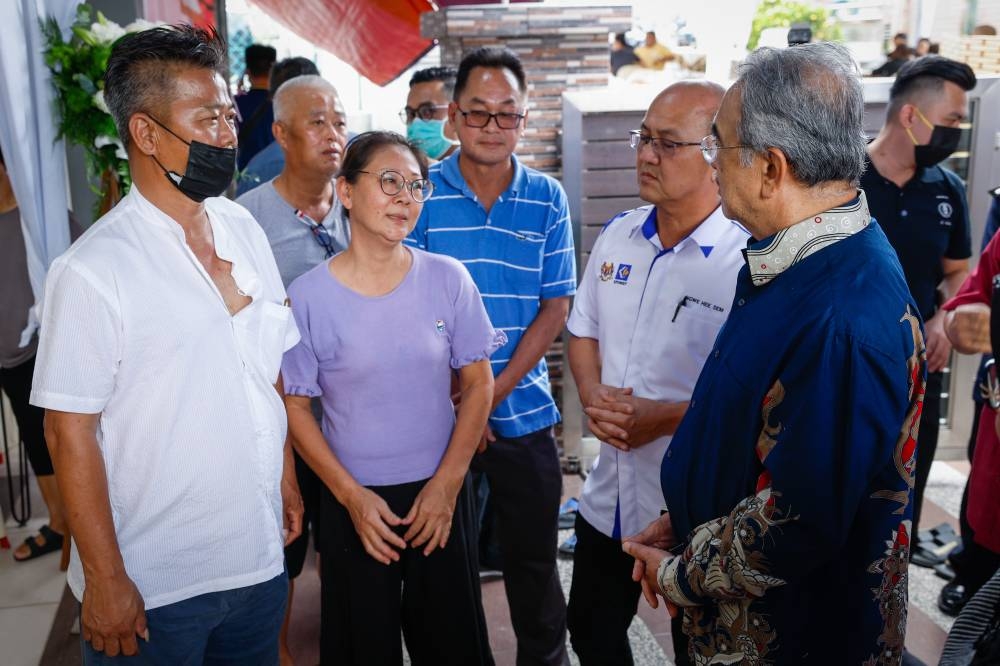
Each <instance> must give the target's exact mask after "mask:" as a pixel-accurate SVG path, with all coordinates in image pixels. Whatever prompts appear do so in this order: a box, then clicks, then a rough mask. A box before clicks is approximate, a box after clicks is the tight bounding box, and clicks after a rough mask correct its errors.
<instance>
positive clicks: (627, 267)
mask: <svg viewBox="0 0 1000 666" xmlns="http://www.w3.org/2000/svg"><path fill="white" fill-rule="evenodd" d="M631 274H632V264H618V272H617V273H615V284H626V283H627V282H628V276H629V275H631Z"/></svg>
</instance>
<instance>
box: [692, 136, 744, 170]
mask: <svg viewBox="0 0 1000 666" xmlns="http://www.w3.org/2000/svg"><path fill="white" fill-rule="evenodd" d="M749 147H750V146H743V145H739V146H723V145H722V144H720V143H719V137H717V136H715V135H714V134H709V135H708V136H706V137H705V138H704V139H702V140H701V156H702V157H704V158H705V161H706V162H708V163H709V164H715V160H717V159H719V151H720V150H732V149H733V148H749Z"/></svg>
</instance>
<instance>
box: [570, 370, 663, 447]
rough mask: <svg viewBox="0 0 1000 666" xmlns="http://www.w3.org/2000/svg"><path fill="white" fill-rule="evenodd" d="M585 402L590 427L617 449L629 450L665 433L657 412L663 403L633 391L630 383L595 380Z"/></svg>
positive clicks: (584, 408)
mask: <svg viewBox="0 0 1000 666" xmlns="http://www.w3.org/2000/svg"><path fill="white" fill-rule="evenodd" d="M584 403H585V404H584V406H583V411H584V413H585V414H586V415H587V426H588V427H589V428H590V431H591V432H592V433H594V435H595V436H596V437H597V438H598V439H600V440H601V441H602V442H605V443H607V444H610V445H611V446H613V447H615V448H616V449H620V450H622V451H630V450H631V449H634V448H637V447H639V446H642V445H643V444H648V443H649V442H651V441H653V440H654V439H656V438H657V437H660V436H661V435H662V434H663V433H662V432H660V429H661V427H662V425H663V424H661V423H660V422H659V420H658V418H657V415H656V410H657V409H659V408H661V407H662V403H659V402H657V401H655V400H649V399H646V398H639V397H637V396H634V395H632V388H631V387H626V388H618V387H615V386H608V385H607V384H595V385H594V386H593V388H591V389H590V391H589V392H588V393H587V396H586V398H585V401H584Z"/></svg>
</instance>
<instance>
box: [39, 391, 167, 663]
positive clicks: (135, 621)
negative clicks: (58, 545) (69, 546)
mask: <svg viewBox="0 0 1000 666" xmlns="http://www.w3.org/2000/svg"><path fill="white" fill-rule="evenodd" d="M100 418H101V415H100V414H75V413H72V412H60V411H55V410H47V411H46V414H45V438H46V441H47V442H48V446H49V452H50V453H51V454H52V463H53V466H54V467H55V470H56V481H57V483H58V484H59V492H60V494H61V495H62V497H63V503H64V505H65V507H66V521H67V523H68V524H69V528H70V532H71V533H72V535H73V541H74V542H75V543H76V548H77V552H78V553H79V555H80V562H81V563H82V565H83V574H84V579H85V581H86V589H85V591H84V595H83V608H82V610H81V613H80V620H81V633H82V634H83V638H84V640H87V641H89V642H90V643H91V646H92V647H93V648H94V650H96V651H98V652H105V653H107V654H108V656H115V655H117V654H119V653H122V654H125V655H133V654H135V653H136V651H137V649H138V647H137V645H136V639H135V637H136V635H139V636H144V637H146V638H147V640H148V633H147V630H146V613H145V605H144V603H143V600H142V597H141V596H140V594H139V591H138V589H136V587H135V584H134V583H133V582H132V580H131V579H130V578H129V577H128V573H127V572H126V571H125V562H124V560H123V559H122V554H121V550H120V549H119V547H118V539H117V537H116V535H115V525H114V520H113V519H112V515H111V500H110V499H109V497H108V478H107V473H106V472H105V469H104V459H103V458H102V457H101V451H100V447H99V446H98V444H97V427H98V424H99V423H100Z"/></svg>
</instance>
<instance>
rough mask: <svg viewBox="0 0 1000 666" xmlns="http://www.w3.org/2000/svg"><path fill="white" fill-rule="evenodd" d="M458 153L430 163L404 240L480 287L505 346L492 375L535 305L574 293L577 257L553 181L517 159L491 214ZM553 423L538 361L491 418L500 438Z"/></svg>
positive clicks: (543, 368)
mask: <svg viewBox="0 0 1000 666" xmlns="http://www.w3.org/2000/svg"><path fill="white" fill-rule="evenodd" d="M458 155H459V153H458V152H456V153H455V154H453V155H452V156H451V157H449V158H448V159H446V160H444V161H443V162H440V163H438V164H436V165H434V166H433V167H432V168H431V171H430V178H431V180H432V181H434V195H433V196H432V197H431V199H430V200H429V201H428V202H427V203H425V204H424V210H423V213H422V214H421V216H420V219H419V220H418V221H417V226H416V228H415V229H414V230H413V233H412V234H410V237H409V238H407V239H406V242H407V243H408V244H410V245H413V246H415V247H419V248H421V249H424V250H428V251H430V252H437V253H439V254H446V255H449V256H452V257H455V258H456V259H458V260H459V261H461V262H462V263H463V264H464V265H465V267H466V268H468V269H469V273H471V274H472V279H473V280H474V281H475V282H476V286H477V287H479V291H480V293H481V294H482V296H483V302H484V303H485V305H486V312H487V314H489V316H490V321H491V322H492V323H493V326H494V327H495V328H496V329H497V330H501V331H503V332H504V333H506V334H507V339H508V343H507V344H506V345H505V346H503V347H501V348H500V349H499V350H497V352H496V353H495V354H494V355H493V357H492V359H491V363H492V365H493V374H494V375H497V374H499V373H500V372H502V371H503V369H504V368H505V367H507V363H508V362H509V361H510V359H511V356H513V354H514V350H515V349H516V348H517V345H518V343H519V342H520V340H521V336H522V335H524V331H525V330H526V329H527V328H528V326H530V325H531V322H532V321H534V319H535V316H536V315H537V314H538V310H539V306H540V304H541V301H542V300H544V299H548V298H559V297H561V296H572V295H573V294H574V293H575V292H576V258H575V255H574V252H573V230H572V227H571V225H570V219H569V206H568V204H567V201H566V193H565V192H563V189H562V186H561V185H560V184H559V183H558V181H556V180H555V179H553V178H551V177H549V176H546V175H545V174H543V173H540V172H538V171H535V170H534V169H531V168H529V167H525V166H524V165H522V164H521V163H520V162H519V161H518V160H517V158H516V157H514V156H511V160H512V161H513V163H514V177H513V178H512V179H511V183H510V186H509V187H508V188H507V190H506V191H505V192H504V193H503V194H501V195H500V196H499V197H498V198H497V200H496V202H495V203H494V204H493V206H492V208H491V209H490V211H489V213H488V214H487V212H486V209H485V208H483V206H482V205H481V204H480V203H479V200H478V198H477V197H476V195H475V193H474V192H473V191H472V190H471V189H469V186H468V185H467V184H466V182H465V179H464V178H463V177H462V173H461V171H459V167H458ZM558 421H559V410H558V409H556V405H555V402H554V401H553V400H552V392H551V390H550V387H549V373H548V368H547V366H546V365H545V359H544V358H542V359H541V360H540V361H539V362H538V364H537V365H536V366H535V367H533V368H532V369H531V370H530V371H529V372H528V374H526V375H525V376H524V377H523V378H522V379H521V381H520V382H518V384H517V386H516V387H515V389H514V390H513V391H512V392H511V394H510V395H509V396H508V397H507V399H506V400H504V401H503V402H502V403H500V404H499V405H498V406H497V408H496V410H495V411H494V412H493V414H492V416H490V427H491V428H493V430H494V431H495V432H496V433H497V434H499V435H500V436H502V437H508V438H510V437H520V436H522V435H526V434H528V433H531V432H535V431H538V430H541V429H543V428H547V427H549V426H552V425H554V424H555V423H557V422H558Z"/></svg>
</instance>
